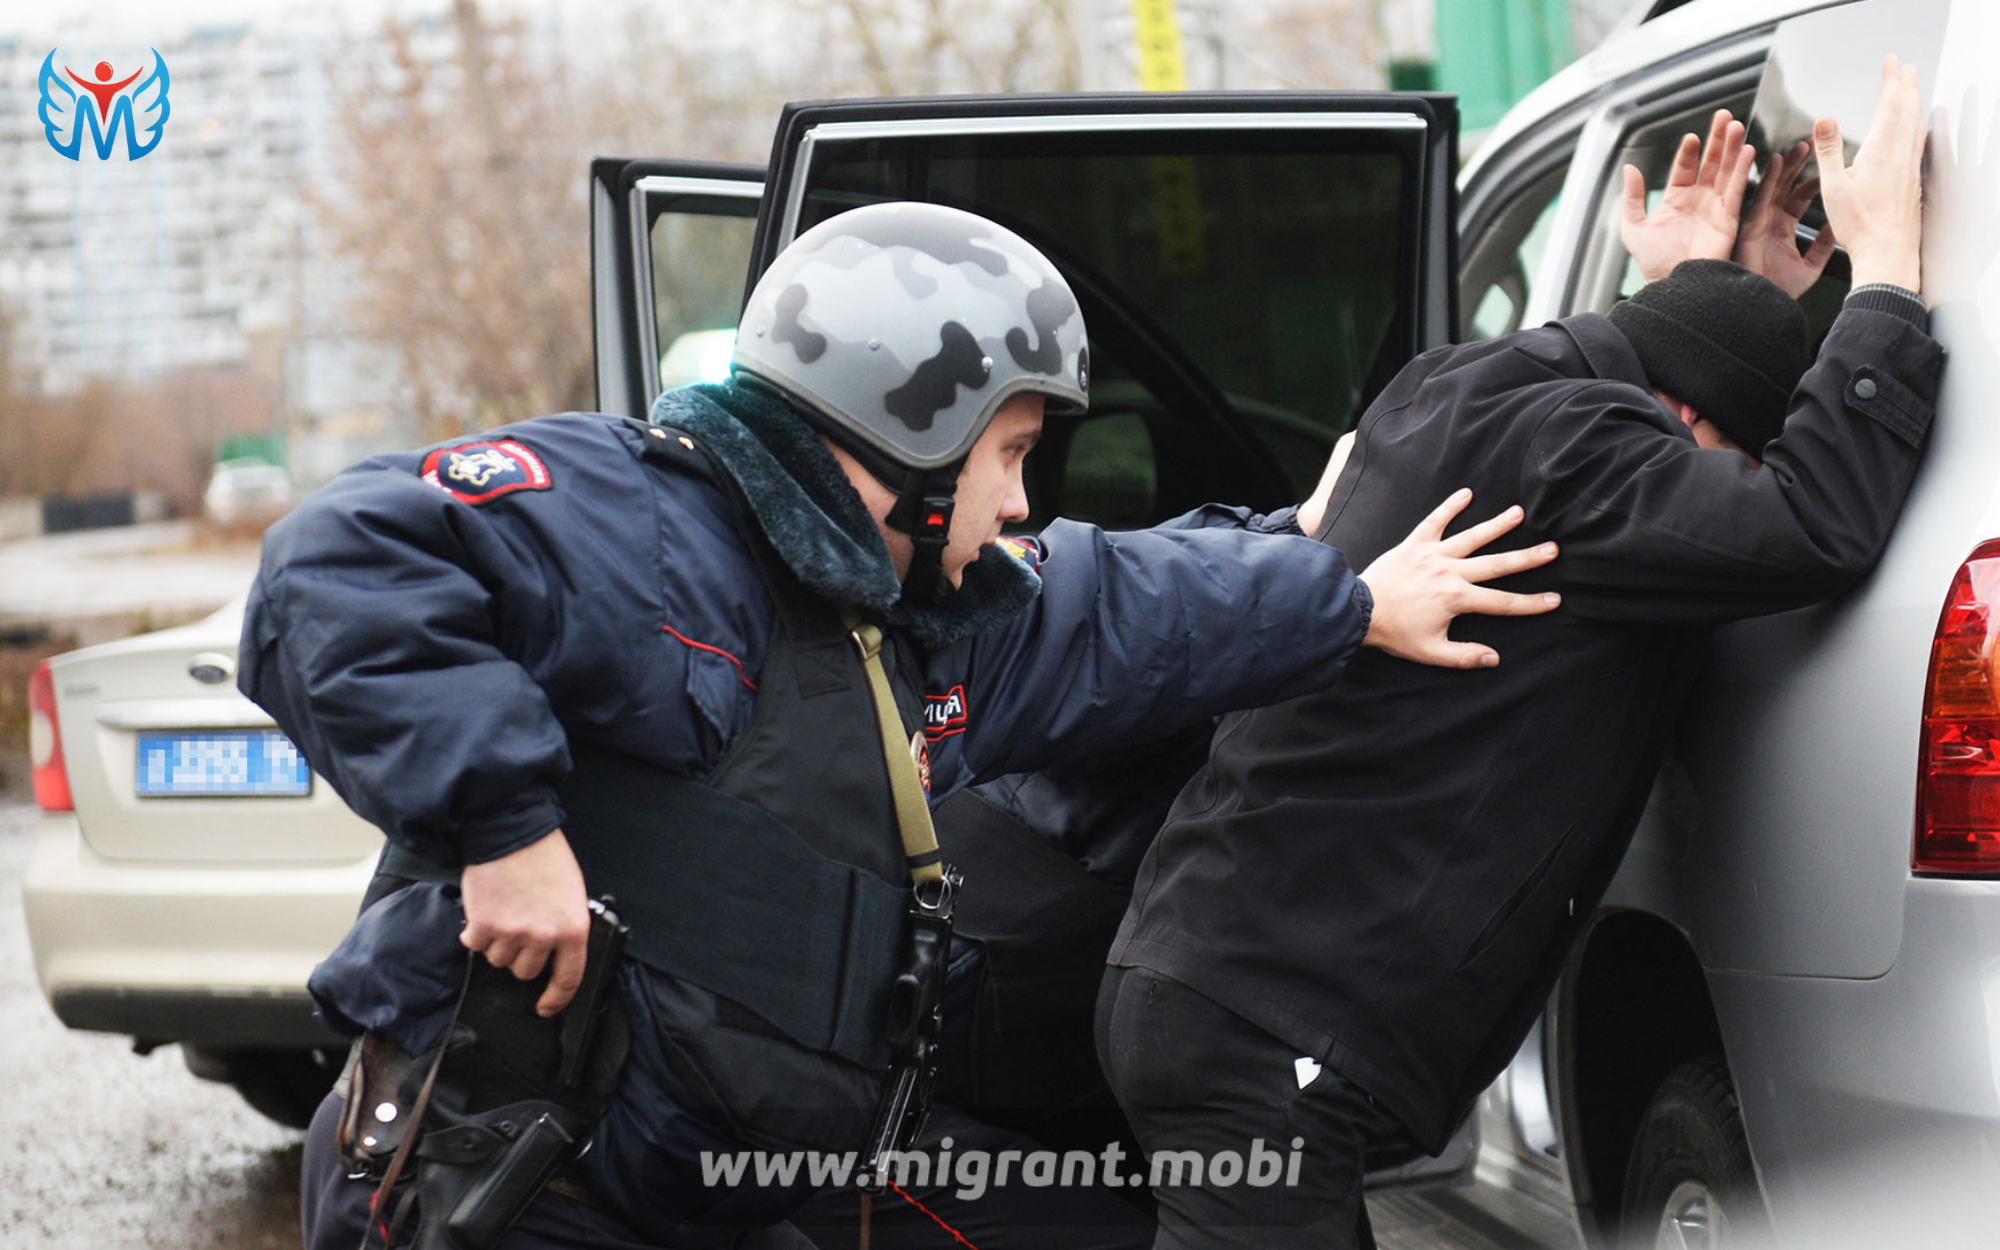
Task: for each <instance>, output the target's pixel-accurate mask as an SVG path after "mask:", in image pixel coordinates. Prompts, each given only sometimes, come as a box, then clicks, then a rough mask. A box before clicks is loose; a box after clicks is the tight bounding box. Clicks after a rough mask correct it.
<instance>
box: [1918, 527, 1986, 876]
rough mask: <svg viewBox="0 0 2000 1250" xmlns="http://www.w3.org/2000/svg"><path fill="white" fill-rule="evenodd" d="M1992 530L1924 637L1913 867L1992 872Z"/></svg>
mask: <svg viewBox="0 0 2000 1250" xmlns="http://www.w3.org/2000/svg"><path fill="white" fill-rule="evenodd" d="M1996 639H2000V540H1995V541H1993V542H1987V543H1981V544H1980V545H1979V547H1978V548H1977V549H1976V550H1974V551H1973V553H1972V556H1971V558H1970V559H1968V560H1966V562H1965V563H1964V564H1962V565H1960V566H1959V570H1958V575H1957V576H1956V577H1954V578H1952V582H1951V593H1950V594H1948V595H1946V596H1945V602H1944V614H1943V615H1942V616H1941V617H1939V618H1938V627H1937V636H1936V638H1935V639H1934V640H1933V641H1932V643H1931V671H1930V680H1929V682H1928V685H1927V687H1926V689H1925V691H1924V728H1923V746H1922V753H1921V754H1920V755H1919V756H1918V760H1917V840H1916V852H1915V855H1914V857H1913V859H1912V867H1914V868H1915V869H1916V871H1918V872H1922V873H1943V874H1949V875H1951V876H2000V652H1996V650H1995V646H1994V644H1995V641H1996Z"/></svg>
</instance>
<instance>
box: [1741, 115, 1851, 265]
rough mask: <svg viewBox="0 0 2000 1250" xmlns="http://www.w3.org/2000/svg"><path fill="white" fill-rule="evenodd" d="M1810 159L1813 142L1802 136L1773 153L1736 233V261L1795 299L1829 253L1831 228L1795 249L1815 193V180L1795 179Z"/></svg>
mask: <svg viewBox="0 0 2000 1250" xmlns="http://www.w3.org/2000/svg"><path fill="white" fill-rule="evenodd" d="M1811 161H1812V144H1810V143H1808V142H1806V141H1805V140H1804V139H1801V140H1799V141H1798V142H1797V143H1796V144H1794V145H1792V150H1791V151H1789V152H1782V153H1779V154H1778V155H1776V156H1773V157H1772V158H1771V163H1770V165H1769V166H1767V167H1766V168H1765V170H1764V181H1763V182H1762V183H1760V184H1758V187H1757V194H1756V196H1755V197H1753V198H1752V200H1751V202H1750V211H1749V213H1748V214H1746V215H1745V216H1744V218H1743V232H1742V233H1741V234H1739V235H1737V236H1736V256H1735V260H1736V263H1737V264H1739V265H1741V266H1743V267H1744V268H1745V269H1748V270H1749V271H1750V272H1751V273H1756V274H1762V275H1763V276H1765V277H1766V278H1769V279H1770V280H1771V281H1772V282H1775V283H1777V285H1778V286H1779V287H1780V288H1781V289H1782V290H1783V291H1784V292H1785V294H1787V295H1789V296H1791V297H1792V298H1793V299H1797V298H1798V297H1799V296H1801V295H1804V294H1805V293H1806V290H1807V289H1808V288H1809V287H1811V286H1812V284H1813V283H1815V282H1817V281H1819V276H1820V274H1822V273H1824V272H1825V271H1826V262H1827V261H1828V260H1830V259H1831V258H1832V257H1833V227H1832V226H1828V227H1827V228H1826V229H1824V230H1821V231H1820V232H1819V236H1818V237H1817V238H1815V239H1814V240H1813V241H1812V246H1811V247H1809V248H1807V249H1806V250H1805V252H1804V253H1801V252H1800V251H1799V244H1798V237H1799V218H1800V217H1803V216H1804V215H1805V211H1806V209H1808V208H1810V207H1811V206H1812V202H1813V200H1814V199H1815V198H1816V197H1817V196H1818V195H1819V185H1820V184H1819V179H1818V178H1807V179H1805V180H1804V181H1803V182H1801V181H1800V180H1799V175H1800V174H1802V173H1804V172H1805V168H1806V166H1807V165H1808V164H1810V163H1811Z"/></svg>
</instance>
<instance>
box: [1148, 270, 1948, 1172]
mask: <svg viewBox="0 0 2000 1250" xmlns="http://www.w3.org/2000/svg"><path fill="white" fill-rule="evenodd" d="M1942 361H1943V352H1942V349H1941V348H1940V347H1939V345H1938V344H1937V342H1936V341H1935V340H1933V339H1932V338H1931V337H1930V335H1929V333H1928V332H1927V319H1926V317H1925V315H1924V311H1923V308H1922V305H1921V303H1920V302H1918V301H1917V300H1915V299H1914V297H1911V296H1909V295H1908V294H1907V293H1902V292H1895V291H1890V290H1887V289H1885V288H1873V289H1870V290H1869V291H1866V292H1856V293H1855V295H1854V296H1852V297H1850V300H1849V303H1848V305H1847V307H1846V308H1845V310H1844V311H1842V313H1841V314H1840V316H1839V318H1838V319H1837V320H1836V322H1835V323H1834V326H1833V328H1832V330H1831V331H1830V332H1829V334H1828V337H1827V339H1826V341H1825V344H1824V345H1823V347H1822V349H1821V351H1820V353H1819V356H1818V361H1817V363H1816V364H1815V365H1814V366H1813V367H1812V368H1811V369H1810V371H1808V372H1807V373H1806V375H1805V377H1804V380H1803V381H1802V382H1801V383H1800V384H1799V386H1798V388H1797V390H1796V391H1795V392H1794V393H1793V395H1792V400H1791V405H1790V410H1789V415H1788V417H1787V419H1786V422H1785V424H1784V426H1783V434H1782V435H1781V436H1780V437H1778V438H1777V439H1776V440H1775V441H1774V442H1772V443H1771V444H1770V445H1769V447H1768V448H1767V449H1766V450H1765V455H1764V462H1763V465H1762V467H1761V468H1759V467H1755V466H1754V465H1753V464H1752V463H1751V462H1750V461H1749V460H1748V459H1747V458H1746V457H1745V456H1743V455H1740V454H1738V453H1736V452H1733V451H1729V450H1723V449H1703V448H1700V447H1697V446H1696V444H1695V441H1694V438H1693V436H1692V435H1691V434H1690V433H1689V431H1688V429H1687V428H1686V427H1685V426H1684V425H1683V424H1682V422H1681V421H1680V420H1679V419H1677V418H1676V417H1675V416H1673V415H1672V414H1670V413H1669V412H1668V410H1667V409H1666V407H1665V406H1664V405H1662V404H1661V403H1660V402H1659V401H1658V400H1657V399H1655V398H1654V396H1653V395H1652V394H1651V393H1650V390H1649V387H1648V382H1647V375H1646V373H1645V372H1644V371H1643V369H1642V367H1641V364H1640V360H1639V356H1638V354H1637V353H1636V352H1635V350H1634V348H1633V345H1632V342H1631V341H1630V340H1628V339H1627V338H1626V337H1625V336H1624V335H1623V334H1621V333H1620V332H1619V330H1618V329H1617V328H1615V327H1614V326H1613V325H1612V323H1611V322H1610V321H1609V320H1607V319H1606V318H1604V317H1600V316H1594V315H1586V316H1579V317H1573V318H1570V319H1568V320H1566V321H1562V322H1557V323H1552V324H1550V325H1547V326H1544V327H1542V328H1540V329H1537V330H1531V331H1528V332H1527V333H1524V334H1516V335H1512V336H1509V337H1507V338H1504V339H1499V340H1496V341H1492V342H1485V343H1476V344H1470V345H1465V346H1458V347H1450V348H1444V349H1440V350H1438V351H1435V352H1432V353H1430V354H1428V355H1426V356H1423V357H1420V358H1419V359H1418V360H1417V361H1415V362H1413V363H1412V364H1411V365H1410V366H1409V367H1408V368H1407V369H1405V370H1404V372H1403V373H1402V374H1401V375H1400V376H1399V377H1398V378H1397V379H1396V380H1395V381H1394V382H1393V383H1391V385H1390V387H1389V388H1388V389H1387V390H1386V391H1385V392H1384V393H1383V395H1382V396H1381V398H1380V399H1379V400H1378V401H1377V402H1376V403H1375V404H1374V406H1373V407H1372V408H1370V410H1369V411H1368V413H1367V414H1366V415H1365V416H1364V417H1363V418H1362V420H1361V423H1360V426H1359V427H1358V431H1357V438H1356V442H1355V446H1354V449H1353V452H1352V454H1351V457H1350V459H1349V461H1348V463H1347V466H1346V468H1345V470H1344V472H1343V474H1342V476H1341V478H1340V480H1339V483H1338V485H1337V487H1336V489H1335V491H1334V494H1333V496H1332V500H1331V502H1330V504H1329V505H1328V508H1327V513H1326V515H1327V518H1328V519H1327V521H1326V523H1325V524H1324V525H1323V526H1322V530H1321V533H1320V534H1318V535H1317V537H1318V538H1320V539H1321V541H1324V542H1328V543H1332V544H1334V545H1335V546H1337V547H1339V548H1340V549H1341V550H1342V551H1344V552H1345V553H1346V554H1347V557H1348V559H1349V560H1351V561H1353V562H1354V563H1355V564H1356V566H1357V567H1362V566H1366V565H1367V563H1368V561H1370V560H1372V559H1374V558H1375V556H1376V555H1377V554H1379V553H1380V552H1382V551H1383V550H1385V549H1387V548H1388V547H1389V546H1391V545H1393V544H1394V543H1395V542H1396V541H1397V539H1398V538H1400V537H1401V536H1402V535H1403V534H1405V533H1407V532H1408V531H1409V528H1410V526H1411V525H1412V524H1414V523H1415V522H1416V521H1417V519H1418V518H1419V517H1420V516H1421V515H1422V513H1423V510H1424V509H1425V507H1427V506H1428V503H1429V501H1431V500H1434V499H1437V498H1438V497H1439V496H1441V495H1443V494H1445V493H1446V492H1448V491H1451V490H1454V489H1456V488H1458V487H1461V486H1470V487H1471V488H1472V490H1473V492H1474V498H1475V499H1485V500H1488V501H1500V500H1511V499H1519V500H1520V501H1521V503H1522V504H1523V505H1524V507H1525V508H1526V510H1527V520H1526V522H1525V524H1523V525H1522V526H1521V528H1520V530H1519V531H1518V532H1517V534H1515V535H1514V537H1515V538H1517V539H1519V540H1521V541H1522V542H1523V543H1524V544H1526V543H1536V542H1542V541H1545V540H1549V539H1554V540H1556V541H1558V542H1559V543H1560V544H1561V549H1562V554H1561V556H1560V557H1559V558H1558V559H1557V560H1556V561H1555V562H1554V563H1553V564H1550V565H1549V566H1547V567H1546V568H1543V569H1539V570H1536V571H1534V572H1531V573H1526V574H1521V575H1519V576H1517V577H1515V578H1512V579H1509V580H1508V581H1504V582H1500V583H1496V585H1499V586H1501V587H1503V588H1504V589H1508V590H1515V591H1542V590H1556V591H1560V592H1561V593H1562V596H1563V606H1562V608H1561V609H1560V610H1559V611H1557V612H1556V613H1555V614H1553V615H1551V616H1547V617H1539V618H1522V619H1507V618H1486V617H1481V618H1477V619H1467V620H1464V621H1461V622H1460V625H1461V626H1462V631H1455V632H1457V634H1458V636H1459V637H1463V638H1474V639H1477V640H1478V641H1480V642H1484V643H1488V644H1491V645H1492V646H1493V647H1495V648H1496V649H1497V650H1498V651H1499V652H1500V654H1501V655H1502V656H1504V657H1505V660H1504V662H1503V663H1502V664H1501V665H1500V666H1499V667H1498V668H1495V669H1490V670H1484V671H1481V672H1477V673H1471V674H1466V673H1453V672H1448V671H1445V670H1439V669H1426V668H1422V667H1420V666H1418V665H1415V664H1410V663H1406V662H1404V661H1401V660H1396V659H1391V658H1389V657H1388V656H1385V655H1382V654H1380V653H1378V652H1365V653H1361V654H1358V655H1357V656H1356V658H1355V659H1354V660H1353V662H1352V663H1351V664H1350V665H1349V666H1348V670H1347V680H1346V681H1344V682H1342V683H1340V684H1339V685H1337V686H1334V687H1331V688H1329V689H1327V690H1325V691H1323V692H1317V693H1313V694H1309V695H1306V696H1305V697H1302V698H1299V699H1295V700H1293V701H1291V702H1288V703H1282V704H1278V705H1276V706H1274V707H1270V708H1266V709H1263V710H1260V711H1253V712H1247V713H1238V714H1235V715H1232V716H1230V717H1228V718H1226V719H1225V720H1224V721H1223V723H1222V726H1221V729H1220V730H1219V732H1218V734H1217V736H1216V740H1215V746H1214V749H1213V751H1212V753H1211V756H1210V759H1209V764H1208V766H1207V767H1206V768H1205V769H1204V770H1203V771H1202V772H1200V773H1198V774H1196V776H1195V778H1194V780H1193V781H1192V782H1190V784H1189V785H1188V787H1187V788H1186V789H1185V790H1184V791H1183V792H1182V793H1181V795H1180V798H1179V800H1178V801H1177V802H1176V804H1175V806H1174V809H1173V812H1172V814H1171V816H1170V817H1169V819H1168V822H1167V824H1166V826H1165V828H1164V830H1163V831H1162V832H1161V834H1160V836H1159V838H1158V840H1157V842H1156V843H1155V844H1154V847H1153V850H1152V852H1151V854H1150V855H1149V857H1148V859H1147V861H1146V863H1145V864H1144V866H1143V867H1142V868H1141V869H1140V872H1139V876H1138V880H1137V882H1136V886H1135V892H1134V896H1133V903H1132V907H1131V910H1130V911H1129V912H1128V913H1127V916H1126V919H1125V923H1124V925H1123V927H1122V929H1121V930H1120V933H1119V937H1118V940H1117V943H1116V944H1115V945H1114V946H1113V948H1112V951H1111V959H1110V962H1111V963H1112V964H1114V965H1122V966H1128V967H1131V966H1137V967H1143V968H1150V969H1152V970H1153V971H1155V972H1158V973H1161V974H1164V975H1166V976H1168V977H1171V978H1173V979H1175V980H1177V981H1180V982H1182V983H1184V984H1186V985H1188V986H1191V987H1192V988H1194V989H1195V990H1197V991H1199V992H1200V993H1201V994H1203V995H1205V996H1207V997H1208V998H1210V999H1213V1000H1214V1001H1215V1002H1217V1003H1220V1004H1221V1005H1223V1006H1224V1007H1227V1008H1228V1009H1230V1010H1231V1011H1233V1012H1235V1013H1236V1014H1237V1015H1239V1016H1241V1017H1243V1018H1244V1019H1246V1020H1248V1021H1249V1022H1251V1023H1252V1024H1255V1025H1257V1026H1259V1027H1260V1028H1262V1029H1264V1030H1266V1031H1267V1032H1270V1033H1272V1034H1275V1035H1276V1036H1277V1037H1278V1038H1280V1039H1282V1040H1284V1041H1285V1042H1287V1043H1289V1044H1290V1045H1292V1046H1296V1047H1297V1051H1296V1053H1297V1054H1300V1055H1308V1056H1315V1057H1318V1058H1320V1059H1322V1060H1323V1061H1324V1062H1325V1063H1326V1064H1327V1065H1328V1066H1330V1067H1332V1068H1333V1069H1334V1070H1335V1071H1337V1072H1339V1073H1341V1074H1343V1075H1344V1076H1346V1077H1348V1078H1349V1079H1350V1080H1352V1081H1354V1082H1356V1083H1358V1084H1359V1085H1360V1086H1362V1087H1363V1088H1364V1089H1365V1090H1367V1091H1368V1093H1370V1094H1371V1095H1373V1096H1374V1098H1376V1099H1377V1100H1378V1101H1379V1102H1380V1103H1382V1104H1383V1105H1384V1106H1385V1107H1386V1108H1387V1109H1388V1110H1389V1111H1391V1112H1392V1113H1394V1115H1395V1116H1396V1118H1398V1119H1400V1120H1401V1121H1402V1123H1403V1124H1404V1126H1405V1127H1406V1128H1407V1129H1408V1130H1409V1132H1410V1135H1411V1136H1412V1138H1413V1139H1414V1140H1415V1141H1416V1142H1417V1144H1419V1145H1421V1146H1423V1147H1424V1148H1425V1149H1427V1150H1429V1151H1431V1152H1433V1153H1435V1152H1436V1151H1438V1150H1440V1149H1442V1148H1443V1145H1444V1143H1445V1141H1446V1140H1447V1139H1448V1137H1449V1136H1450V1133H1451V1131H1452V1129H1453V1127H1454V1126H1455V1125H1456V1124H1457V1122H1458V1121H1459V1120H1460V1119H1461V1118H1462V1117H1463V1116H1464V1114H1465V1112H1466V1111H1467V1110H1468V1109H1469V1108H1470V1106H1471V1105H1472V1102H1473V1100H1474V1099H1475V1098H1477V1096H1478V1094H1479V1092H1480V1091H1481V1090H1482V1089H1484V1088H1485V1087H1486V1085H1487V1084H1488V1083H1489V1082H1490V1081H1491V1080H1492V1078H1493V1077H1494V1076H1495V1075H1497V1074H1498V1073H1499V1071H1500V1070H1501V1069H1502V1068H1503V1067H1504V1066H1505V1065H1506V1063H1507V1062H1508V1060H1509V1058H1510V1057H1511V1056H1512V1055H1513V1053H1514V1052H1515V1050H1516V1049H1517V1048H1518V1047H1519V1045H1520V1043H1521V1040H1522V1039H1523V1038H1524V1037H1525V1036H1526V1034H1527V1031H1528V1029H1529V1028H1530V1027H1531V1025H1532V1023H1533V1021H1534V1019H1535V1017H1536V1016H1537V1015H1538V1014H1539V1012H1540V1011H1541V1009H1542V1006H1543V1004H1544V1002H1545V1001H1546V999H1547V996H1548V993H1549V991H1550V989H1551V988H1552V987H1553V985H1554V982H1555V979H1556V976H1557V973H1558V971H1559V969H1560V966H1561V963H1562V959H1563V957H1564V954H1565V952H1566V951H1567V949H1568V947H1569V945H1570V943H1571V941H1572V940H1573V938H1574V937H1575V936H1576V934H1577V933H1578V931H1579V929H1580V927H1581V926H1582V925H1583V924H1584V923H1585V921H1586V920H1587V919H1588V917H1589V916H1590V913H1591V911H1592V909H1593V907H1594V906H1595V904H1596V901H1597V899H1598V898H1599V897H1600V896H1601V895H1602V894H1603V892H1604V889H1605V887H1606V886H1607V885H1608V884H1609V882H1610V879H1611V876H1612V874H1613V873H1614V871H1615V870H1616V868H1617V866H1618V862H1619V860H1620V858H1621V857H1622V856H1623V854H1624V851H1625V846H1626V844H1627V842H1628V841H1629V840H1630V837H1631V833H1632V830H1633V828H1634V826H1635V825H1636V824H1637V822H1638V819H1639V816H1640V814H1641V812H1642V811H1643V809H1644V806H1645V801H1646V795H1647V793H1648V789H1649V784H1650V782H1651V781H1652V779H1653V776H1654V774H1655V772H1656V770H1657V769H1658V767H1659V763H1660V758H1661V753H1662V750H1663V748H1664V745H1665V743H1666V740H1667V737H1668V734H1669V732H1670V730H1671V728H1672V726H1673V724H1674V721H1675V719H1676V716H1677V714H1678V711H1679V709H1680V708H1681V706H1682V704H1683V702H1684V699H1685V695H1686V693H1687V690H1688V688H1689V684H1690V679H1691V677H1692V676H1693V673H1694V668H1695V665H1694V661H1695V660H1697V659H1698V657H1699V654H1700V652H1701V650H1702V648H1703V644H1704V641H1705V639H1706V638H1707V636H1708V633H1709V629H1710V627H1711V626H1714V625H1718V624H1721V623H1722V622H1725V621H1731V620H1735V619H1738V618H1741V617H1747V616H1755V615H1759V614H1762V613H1768V612H1778V611H1782V610H1785V609H1788V608H1796V607H1800V606H1802V605H1805V604H1810V603H1813V602H1815V601H1817V600H1821V599H1825V598H1827V597H1829V596H1832V595H1835V594H1838V593H1840V592H1841V591H1842V590H1844V589H1846V588H1848V587H1850V586H1852V585H1854V584H1855V583H1856V582H1857V581H1859V580H1860V579H1861V577H1862V576H1863V575H1864V574H1865V573H1866V572H1867V570H1868V569H1869V567H1870V566H1871V565H1872V564H1873V563H1874V562H1875V559H1876V557H1877V556H1878V554H1879V553H1880V552H1881V550H1882V547H1883V544H1884V543H1885V542H1886V541H1887V539H1888V537H1889V532H1890V529H1891V527H1892V525H1893V524H1894V522H1895V519H1896V516H1897V513H1898V512H1899V511H1900V510H1901V508H1902V505H1903V498H1904V495H1905V493H1906V492H1907V490H1908V488H1909V484H1910V479H1911V476H1912V474H1913V472H1914V470H1915V467H1916V464H1917V460H1918V454H1919V450H1920V448H1921V446H1922V444H1923V441H1924V437H1925V434H1926V432H1927V431H1928V429H1929V426H1930V421H1931V417H1932V412H1933V405H1934V403H1935V399H1936V394H1937V386H1938V376H1939V372H1940V369H1941V365H1942ZM1454 528H1458V527H1456V526H1455V527H1454Z"/></svg>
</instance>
